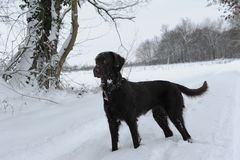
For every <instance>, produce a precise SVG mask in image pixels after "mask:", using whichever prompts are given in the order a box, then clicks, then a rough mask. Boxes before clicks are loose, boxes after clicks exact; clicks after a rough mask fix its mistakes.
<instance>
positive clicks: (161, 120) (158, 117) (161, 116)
mask: <svg viewBox="0 0 240 160" xmlns="http://www.w3.org/2000/svg"><path fill="white" fill-rule="evenodd" d="M152 113H153V118H154V120H155V121H156V122H157V124H158V125H159V126H160V127H161V128H162V130H163V132H164V135H165V137H166V138H167V137H171V136H173V133H172V131H171V129H170V128H169V126H168V119H167V118H168V117H167V113H166V111H165V110H164V108H162V107H160V106H159V107H155V108H153V109H152Z"/></svg>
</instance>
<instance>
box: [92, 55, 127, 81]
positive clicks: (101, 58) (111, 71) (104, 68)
mask: <svg viewBox="0 0 240 160" xmlns="http://www.w3.org/2000/svg"><path fill="white" fill-rule="evenodd" d="M95 62H96V66H95V67H94V69H93V73H94V77H97V78H101V79H104V80H107V79H112V78H113V77H115V76H117V75H119V74H120V70H121V69H122V66H123V64H124V63H125V59H124V58H123V57H121V56H120V55H119V54H117V53H114V52H111V51H109V52H102V53H99V54H98V55H97V57H96V59H95Z"/></svg>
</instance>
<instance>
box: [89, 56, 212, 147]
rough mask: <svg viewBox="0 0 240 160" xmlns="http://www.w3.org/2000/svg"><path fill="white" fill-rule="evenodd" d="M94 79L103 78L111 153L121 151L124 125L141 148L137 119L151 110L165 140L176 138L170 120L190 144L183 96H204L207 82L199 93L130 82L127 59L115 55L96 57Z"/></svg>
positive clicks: (172, 85)
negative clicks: (124, 68)
mask: <svg viewBox="0 0 240 160" xmlns="http://www.w3.org/2000/svg"><path fill="white" fill-rule="evenodd" d="M95 60H96V66H95V67H94V70H93V72H94V76H95V77H98V78H101V82H102V89H103V99H104V110H105V112H106V116H107V119H108V123H109V129H110V133H111V139H112V151H115V150H117V149H118V130H119V125H120V123H121V121H125V122H126V123H127V125H128V126H129V129H130V132H131V136H132V140H133V145H134V148H137V147H138V146H139V145H140V136H139V133H138V129H137V118H138V117H139V116H140V115H142V114H145V113H146V112H148V111H149V110H152V113H153V118H154V120H155V121H156V122H157V124H158V125H159V126H160V127H161V128H162V129H163V132H164V134H165V137H171V136H173V133H172V131H171V129H170V128H169V126H168V120H167V119H168V118H170V120H171V121H172V122H173V124H174V125H175V126H176V128H177V129H178V131H179V132H180V133H181V135H182V137H183V139H184V140H188V141H191V136H190V135H189V133H188V131H187V129H186V127H185V125H184V120H183V116H182V114H183V108H184V101H183V96H182V94H181V93H184V94H186V95H188V96H198V95H202V94H203V93H204V92H205V91H206V90H207V88H208V86H207V82H206V81H205V82H204V84H203V85H202V86H201V87H200V88H198V89H189V88H187V87H184V86H182V85H179V84H175V83H172V82H168V81H160V80H159V81H145V82H137V83H135V82H130V81H128V80H126V79H124V78H122V76H121V73H120V70H121V68H122V66H123V64H124V62H125V60H124V58H122V57H121V56H120V55H118V54H116V53H114V52H103V53H100V54H99V55H98V56H97V57H96V59H95Z"/></svg>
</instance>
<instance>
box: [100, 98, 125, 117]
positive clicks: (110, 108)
mask: <svg viewBox="0 0 240 160" xmlns="http://www.w3.org/2000/svg"><path fill="white" fill-rule="evenodd" d="M126 101H128V103H126ZM104 102H105V105H104V108H105V111H106V112H108V113H109V114H111V115H112V116H114V117H115V118H118V119H120V120H125V119H126V117H127V114H128V110H129V107H130V106H129V103H130V101H129V100H128V99H127V97H126V95H122V94H121V96H119V95H118V94H113V95H110V96H107V99H106V98H104Z"/></svg>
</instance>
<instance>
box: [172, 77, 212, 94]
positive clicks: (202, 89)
mask: <svg viewBox="0 0 240 160" xmlns="http://www.w3.org/2000/svg"><path fill="white" fill-rule="evenodd" d="M176 86H177V88H178V89H179V90H180V91H181V92H182V93H184V94H186V95H187V96H192V97H193V96H200V95H202V94H203V93H204V92H206V91H207V89H208V84H207V82H206V81H204V83H203V85H202V86H201V87H200V88H197V89H189V88H187V87H185V86H182V85H180V84H176Z"/></svg>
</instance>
